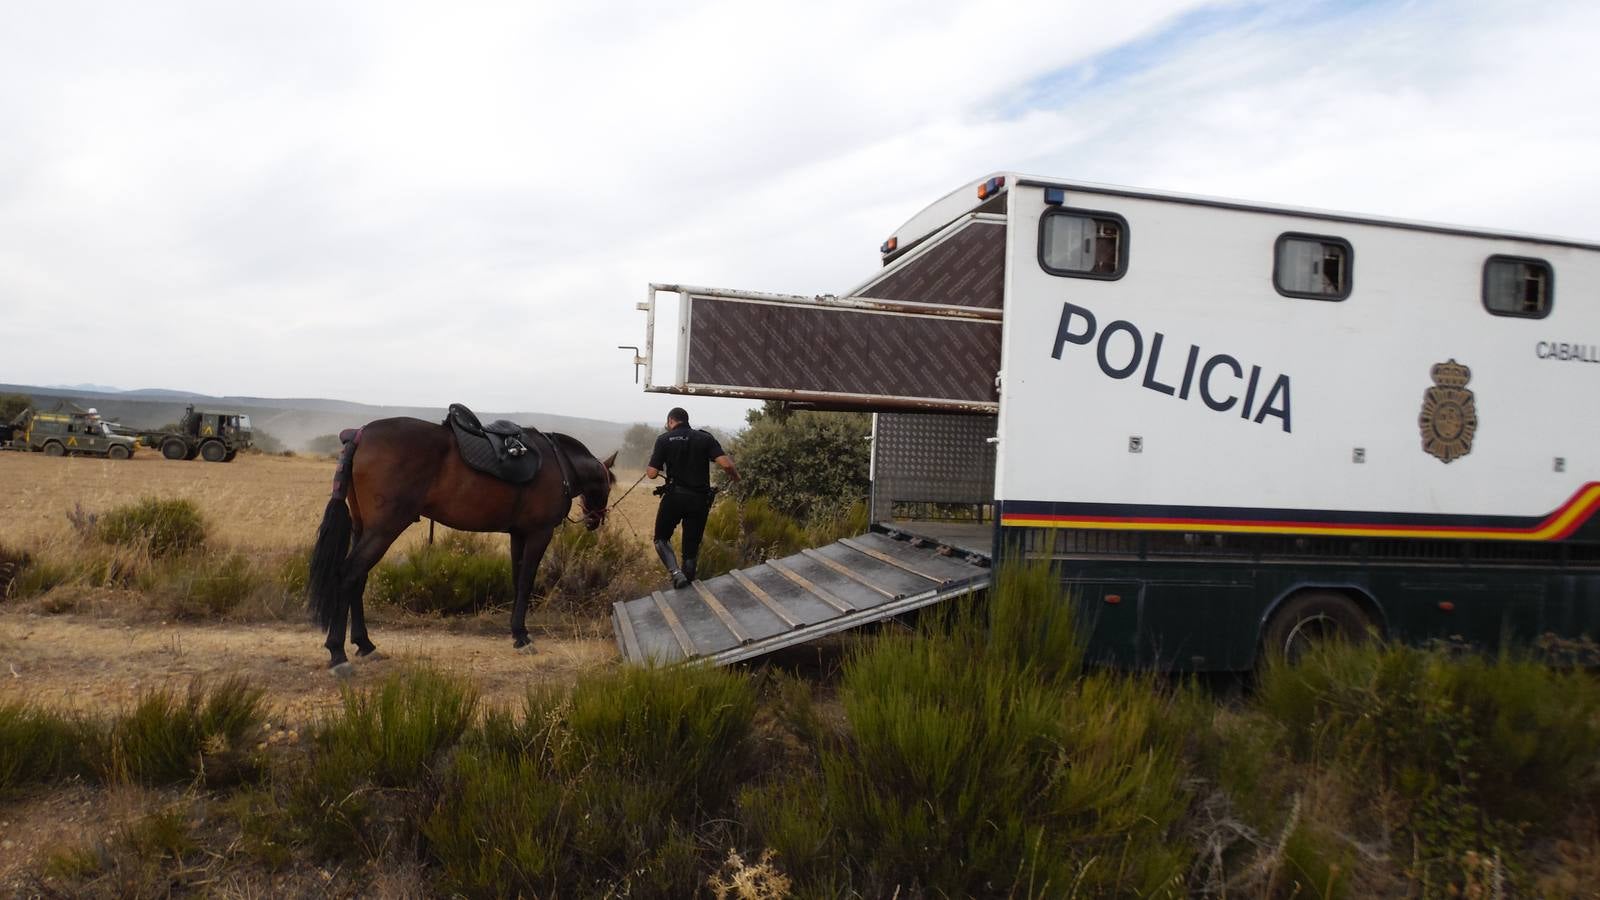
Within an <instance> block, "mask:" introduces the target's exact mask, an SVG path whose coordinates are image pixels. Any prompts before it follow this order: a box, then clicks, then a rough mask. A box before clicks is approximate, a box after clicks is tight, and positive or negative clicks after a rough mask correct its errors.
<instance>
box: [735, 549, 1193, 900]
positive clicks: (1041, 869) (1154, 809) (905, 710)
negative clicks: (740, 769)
mask: <svg viewBox="0 0 1600 900" xmlns="http://www.w3.org/2000/svg"><path fill="white" fill-rule="evenodd" d="M953 619H954V621H953V623H952V624H951V626H950V627H949V628H948V629H945V628H942V627H938V626H933V625H930V626H929V627H925V628H924V629H923V633H921V634H916V635H890V636H885V637H881V638H878V639H876V640H874V641H872V642H871V643H869V644H865V645H863V647H862V649H860V650H858V651H857V652H856V653H854V654H853V655H852V657H851V658H850V660H849V662H848V663H847V664H846V668H845V672H844V679H843V684H842V688H841V699H842V701H843V703H844V708H845V712H846V714H847V716H848V719H849V739H848V740H847V741H846V742H845V743H844V744H843V745H840V746H837V747H831V746H826V745H825V746H824V747H823V748H822V752H821V782H820V790H817V789H815V788H812V787H810V786H806V785H803V784H802V785H801V786H798V787H796V786H792V785H791V786H787V787H785V786H781V785H779V786H769V787H767V788H765V789H764V793H747V794H746V795H745V797H744V802H745V804H746V808H747V809H749V810H750V812H751V818H752V823H753V826H754V830H755V832H756V833H757V834H758V835H760V837H761V838H762V840H763V841H770V842H772V843H773V844H774V845H775V846H776V845H782V846H778V849H779V851H780V860H784V859H785V858H787V863H786V864H787V865H788V866H789V867H790V868H791V869H792V870H793V871H794V872H796V873H797V874H801V873H807V874H808V876H809V877H818V876H816V874H815V873H826V872H828V871H829V870H830V869H834V868H836V865H835V864H834V863H833V862H832V861H830V859H829V858H828V854H829V853H830V852H831V853H832V854H834V855H835V856H836V857H842V858H844V859H846V860H848V865H849V867H850V869H851V870H852V871H854V872H855V873H857V877H856V878H854V879H852V885H853V886H854V889H855V890H857V891H862V892H865V893H866V894H868V895H874V896H888V895H890V894H891V893H895V892H896V891H898V892H899V893H902V894H911V895H913V896H915V895H919V894H921V893H923V892H926V893H929V894H937V895H942V896H944V895H947V896H974V895H999V894H1009V893H1025V894H1028V895H1034V896H1053V895H1065V894H1069V893H1081V894H1086V895H1100V894H1113V893H1114V894H1138V895H1140V896H1152V895H1156V896H1160V895H1177V894H1179V893H1181V891H1182V879H1183V875H1184V872H1185V871H1186V869H1187V866H1188V863H1189V856H1190V852H1191V851H1190V850H1189V849H1188V848H1187V847H1186V846H1185V845H1184V844H1183V843H1182V842H1181V841H1179V840H1176V839H1175V837H1174V834H1173V832H1174V831H1175V824H1176V823H1177V821H1178V819H1179V817H1180V816H1181V815H1182V814H1183V813H1184V811H1185V810H1186V808H1187V805H1188V798H1187V790H1186V788H1185V786H1184V781H1185V775H1186V767H1185V764H1184V758H1183V751H1184V743H1185V736H1186V735H1187V733H1188V732H1189V730H1190V724H1191V723H1190V720H1191V718H1192V715H1191V711H1192V709H1193V705H1192V704H1188V703H1186V702H1185V701H1184V700H1183V698H1181V697H1179V698H1174V697H1172V696H1169V695H1168V694H1166V693H1164V692H1163V691H1162V690H1160V689H1159V687H1158V686H1157V685H1156V684H1154V683H1152V682H1151V681H1149V680H1144V679H1130V678H1121V677H1114V676H1107V675H1095V676H1090V677H1080V676H1079V674H1078V664H1079V661H1080V659H1081V651H1080V646H1081V645H1080V643H1079V640H1078V638H1077V636H1076V632H1075V629H1074V628H1073V627H1072V613H1071V608H1070V604H1069V603H1068V602H1067V601H1066V599H1065V598H1063V597H1062V596H1061V593H1060V588H1059V586H1058V582H1056V581H1055V580H1054V578H1052V577H1051V575H1050V573H1049V571H1048V569H1046V568H1043V567H1039V568H1037V569H1033V570H1027V569H1014V568H1011V569H1006V570H1003V571H1002V572H1001V574H1000V579H999V585H998V587H997V589H996V590H995V592H994V594H993V596H992V597H991V599H990V602H989V604H988V605H987V621H986V620H985V616H984V612H983V610H982V609H981V608H970V609H969V610H968V611H966V612H958V613H955V614H954V615H953ZM1019 644H1021V645H1022V646H1021V647H1020V649H1019V646H1018V645H1019ZM822 822H826V823H827V826H826V827H831V828H832V829H833V830H834V838H833V840H832V842H831V846H824V847H822V848H821V849H811V848H815V847H817V842H818V836H819V835H821V834H823V833H824V831H825V826H824V825H823V824H821V823H822ZM807 854H809V855H807ZM822 877H831V876H822ZM810 887H811V888H812V889H815V890H821V886H820V885H818V884H814V883H812V884H810Z"/></svg>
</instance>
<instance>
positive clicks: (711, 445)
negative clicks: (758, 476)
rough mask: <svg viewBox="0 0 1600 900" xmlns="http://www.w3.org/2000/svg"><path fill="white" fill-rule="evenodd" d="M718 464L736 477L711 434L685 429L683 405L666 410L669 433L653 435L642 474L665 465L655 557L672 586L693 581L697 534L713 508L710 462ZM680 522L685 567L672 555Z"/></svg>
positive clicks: (655, 472)
mask: <svg viewBox="0 0 1600 900" xmlns="http://www.w3.org/2000/svg"><path fill="white" fill-rule="evenodd" d="M711 463H716V464H717V465H719V466H721V467H722V471H724V472H727V473H728V478H729V479H731V480H733V481H738V480H739V473H738V471H736V470H735V469H734V468H733V460H731V459H729V458H728V454H727V453H725V452H724V451H723V449H722V445H721V444H719V443H717V439H716V438H714V437H712V436H711V434H710V433H709V432H705V431H698V430H696V429H694V428H690V427H689V414H688V413H687V412H685V411H684V410H683V407H681V406H675V407H673V408H672V410H671V411H670V412H668V413H667V431H666V433H665V434H663V435H661V436H659V437H657V438H656V446H655V449H654V450H652V451H651V452H650V464H649V466H648V467H646V468H645V472H644V474H645V477H647V478H655V477H656V476H657V475H660V474H661V470H662V469H663V468H664V469H666V472H667V483H666V484H665V485H664V486H663V487H660V488H657V489H656V493H658V494H660V495H661V506H660V508H658V509H657V510H656V555H657V556H660V557H661V564H662V565H664V566H666V567H667V573H668V574H670V575H671V576H672V586H673V587H675V588H685V587H688V586H689V582H691V581H693V580H694V568H695V558H696V557H697V556H699V554H700V537H701V535H703V534H705V530H706V515H707V514H708V513H710V512H711V498H712V496H713V495H714V493H715V492H714V491H713V490H712V489H711V477H710V471H709V469H710V464H711ZM679 522H682V523H683V568H682V569H680V568H678V560H677V557H675V556H673V555H672V532H673V529H675V528H677V527H678V523H679Z"/></svg>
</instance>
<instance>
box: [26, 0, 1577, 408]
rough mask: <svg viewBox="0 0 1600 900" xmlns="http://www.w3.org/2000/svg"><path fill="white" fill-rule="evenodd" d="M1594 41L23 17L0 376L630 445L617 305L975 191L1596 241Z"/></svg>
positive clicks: (1143, 19) (1543, 17)
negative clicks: (544, 427) (985, 185)
mask: <svg viewBox="0 0 1600 900" xmlns="http://www.w3.org/2000/svg"><path fill="white" fill-rule="evenodd" d="M1597 18H1600V13H1597V12H1596V11H1594V10H1591V9H1590V8H1589V7H1588V6H1586V5H1583V4H1578V3H1566V4H1541V5H1538V6H1534V7H1528V6H1525V5H1512V4H1493V3H1452V4H1421V3H1369V4H1360V5H1354V6H1351V5H1348V4H1337V3H1331V2H1309V3H1291V4H1281V3H1271V4H1268V3H1254V2H1228V3H1205V2H1202V0H1170V2H1134V3H1121V4H1115V5H1111V4H1081V3H1074V4H1063V3H1059V2H1056V3H1046V2H1040V3H1010V4H999V5H995V4H985V5H982V6H979V5H974V4H958V3H932V4H930V3H926V2H924V3H917V4H911V3H889V4H877V5H871V6H865V7H864V6H863V5H862V4H859V3H847V2H824V3H818V4H807V5H801V6H794V7H792V8H775V7H772V6H771V5H768V4H749V3H735V2H711V3H702V4H692V5H690V4H678V5H662V4H647V3H629V4H586V5H581V6H576V7H573V8H566V9H563V8H546V7H545V6H530V5H527V4H515V3H504V4H492V3H483V4H458V5H456V6H452V7H450V8H449V9H445V8H442V7H439V6H437V5H433V4H421V3H383V4H379V3H368V4H359V3H356V4H338V5H334V6H329V5H327V4H314V3H285V4H273V5H271V6H268V7H260V8H233V7H222V6H217V5H215V4H208V3H188V4H185V3H155V4H141V5H139V6H138V7H126V8H124V7H118V6H115V5H110V6H106V5H99V4H90V5H79V4H71V3H55V4H35V5H33V6H30V7H29V8H28V10H27V11H26V12H23V13H19V14H13V15H12V16H10V17H9V21H8V26H9V27H8V29H7V31H6V33H5V34H4V35H0V116H3V121H6V122H7V123H8V135H7V139H6V140H4V141H0V304H3V308H4V310H5V321H6V328H5V336H6V339H7V340H6V344H7V346H6V348H5V349H4V351H0V380H10V381H31V382H39V383H53V382H64V381H72V382H80V381H95V382H106V383H115V384H121V385H123V386H127V387H144V386H170V387H184V388H192V389H195V390H201V391H206V392H212V393H244V394H255V395H267V396H273V395H277V396H317V395H320V396H335V397H341V398H348V399H354V400H362V401H368V402H392V403H430V402H431V403H444V402H448V401H451V400H463V401H466V402H469V403H472V404H474V405H478V406H482V407H485V408H500V409H512V408H523V409H527V408H538V409H541V410H546V411H549V412H554V413H565V414H580V415H596V416H603V417H608V418H618V419H641V420H645V421H655V420H656V419H657V418H659V415H658V413H659V409H658V407H661V406H662V404H663V403H666V402H667V401H668V400H669V399H670V398H661V397H651V396H647V395H643V394H642V393H640V392H639V391H638V390H637V388H635V387H634V385H633V383H632V377H631V376H632V372H631V366H630V365H629V363H628V356H627V354H626V352H624V351H619V350H616V349H614V348H615V345H617V344H630V343H637V342H638V340H639V339H640V338H641V336H642V331H643V316H642V315H641V314H639V313H637V312H635V311H634V309H633V305H634V303H636V302H637V301H638V300H640V299H642V298H643V295H644V289H645V285H646V284H647V283H648V282H650V281H652V280H657V281H683V282H689V283H704V284H715V285H720V286H729V287H748V288H754V289H762V290H779V291H795V292H803V293H811V292H821V291H838V290H842V289H844V288H846V287H848V286H849V285H851V284H854V283H856V282H858V281H859V280H860V279H861V278H862V277H863V276H864V275H866V274H868V273H869V272H870V271H871V269H872V268H873V267H874V266H875V265H876V264H877V257H876V252H875V251H876V247H877V245H878V243H879V242H880V241H881V240H882V239H883V238H884V237H886V236H887V235H888V234H889V233H890V232H891V231H892V230H893V229H894V227H895V226H896V225H898V224H899V223H900V222H902V221H904V220H905V219H906V218H908V217H909V216H910V215H912V214H913V213H914V212H916V210H917V209H919V208H921V207H922V206H924V205H926V204H927V203H928V202H931V201H932V200H934V199H936V198H937V197H939V196H942V195H943V194H944V193H945V192H947V191H948V190H950V189H951V188H953V187H955V186H956V185H958V184H961V183H963V182H965V181H966V180H968V179H971V178H973V177H975V176H977V175H979V174H982V173H984V172H988V171H993V170H996V169H1003V168H1013V169H1021V170H1026V171H1030V172H1034V173H1038V174H1045V175H1056V176H1063V177H1071V178H1081V179H1085V180H1101V181H1110V182H1116V183H1126V184H1132V185H1137V186H1141V187H1151V188H1163V189H1172V190H1182V191H1189V192H1195V193H1213V194H1220V195H1225V196H1237V197H1242V198H1247V199H1259V200H1268V201H1274V202H1285V203H1295V204H1303V205H1312V206H1323V207H1334V208H1348V209H1355V210H1359V211H1362V212H1368V213H1378V214H1392V215H1401V216H1407V217H1416V218H1427V219H1443V220H1448V221H1461V222H1467V223H1476V224H1482V225H1488V226H1494V227H1505V228H1517V229H1526V230H1534V231H1546V232H1560V233H1568V234H1576V235H1595V234H1597V233H1600V203H1596V202H1595V201H1596V199H1597V195H1600V183H1597V181H1600V177H1597V176H1595V175H1593V174H1590V173H1591V172H1592V170H1593V167H1592V165H1590V164H1589V162H1588V160H1589V159H1590V158H1592V157H1593V156H1594V155H1595V154H1596V152H1597V149H1600V125H1597V124H1596V123H1597V120H1596V119H1595V118H1594V117H1593V116H1592V115H1589V114H1588V111H1589V110H1592V108H1593V105H1594V99H1595V98H1594V96H1593V93H1594V92H1593V88H1591V87H1590V85H1591V83H1592V78H1590V77H1589V74H1588V72H1587V69H1586V64H1585V62H1584V61H1585V60H1586V59H1587V48H1586V46H1585V45H1584V42H1585V39H1586V36H1588V35H1593V34H1595V33H1597V27H1596V26H1600V20H1597ZM86 342H87V343H88V344H90V345H92V346H94V347H95V348H96V350H95V352H94V353H91V354H80V353H72V354H67V353H64V351H65V350H66V349H67V348H69V347H70V348H75V347H82V346H85V344H86ZM703 402H705V403H706V404H707V409H709V410H711V411H710V412H708V413H701V412H697V413H696V418H697V419H701V420H704V421H710V422H721V423H724V424H734V423H736V422H738V421H739V419H740V414H739V410H740V408H741V404H738V403H734V402H731V401H723V402H720V403H715V404H713V403H712V402H711V401H703Z"/></svg>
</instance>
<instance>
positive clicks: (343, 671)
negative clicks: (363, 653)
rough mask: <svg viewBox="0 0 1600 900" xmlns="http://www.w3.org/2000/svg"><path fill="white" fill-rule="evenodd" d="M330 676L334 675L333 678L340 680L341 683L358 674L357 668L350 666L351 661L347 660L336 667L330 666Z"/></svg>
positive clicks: (335, 665)
mask: <svg viewBox="0 0 1600 900" xmlns="http://www.w3.org/2000/svg"><path fill="white" fill-rule="evenodd" d="M328 674H329V675H332V676H333V677H335V678H337V679H339V680H340V681H343V680H345V679H346V678H349V677H350V676H352V675H354V674H356V667H355V666H352V665H350V661H349V660H345V661H344V662H342V663H336V664H334V665H331V666H329V667H328Z"/></svg>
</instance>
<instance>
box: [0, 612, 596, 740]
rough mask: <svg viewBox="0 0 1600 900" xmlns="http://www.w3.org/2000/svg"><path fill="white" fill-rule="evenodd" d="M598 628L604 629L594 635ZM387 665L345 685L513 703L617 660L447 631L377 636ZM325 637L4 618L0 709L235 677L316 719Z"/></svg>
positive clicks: (244, 628)
mask: <svg viewBox="0 0 1600 900" xmlns="http://www.w3.org/2000/svg"><path fill="white" fill-rule="evenodd" d="M592 630H593V631H598V628H595V629H592ZM373 639H374V640H375V641H376V642H377V643H378V647H379V651H380V654H381V655H382V656H383V657H384V658H382V659H376V660H374V659H366V660H360V659H358V660H354V661H353V662H354V665H355V674H354V675H353V676H351V677H350V679H348V683H350V684H353V685H355V686H357V687H360V686H364V685H367V684H371V683H374V682H376V681H378V680H379V679H381V678H382V677H383V676H384V674H385V673H387V672H390V671H394V670H395V669H397V668H402V667H404V666H406V665H408V664H411V663H426V664H428V665H431V666H434V667H437V668H439V669H441V670H443V671H448V672H455V673H458V674H461V675H465V676H468V677H470V678H471V679H472V680H473V681H474V682H476V683H477V684H478V685H479V686H480V687H481V689H482V691H483V697H484V700H485V702H487V703H491V704H515V703H518V702H520V700H521V698H522V695H523V691H524V690H525V688H526V687H527V686H528V685H530V684H532V683H535V682H552V681H554V682H569V681H571V680H573V679H574V678H575V677H576V676H577V674H578V673H579V672H582V671H584V670H586V669H591V668H593V667H596V666H600V665H604V664H606V663H608V662H610V661H612V660H614V659H616V658H617V652H616V645H615V644H614V643H613V642H612V641H611V640H610V638H609V636H601V635H599V634H596V635H595V636H593V637H572V636H563V637H548V636H545V637H539V636H537V635H536V636H535V641H534V648H535V650H536V651H537V652H535V653H533V654H525V653H519V652H517V651H514V650H513V649H512V648H511V638H510V636H509V635H499V634H496V635H487V634H460V633H451V632H450V631H448V630H446V629H445V628H444V627H443V626H437V625H436V626H432V627H418V626H406V627H396V626H387V627H384V628H378V627H376V626H374V628H373ZM326 666H327V651H326V650H324V649H323V648H322V640H321V636H320V635H319V634H317V633H316V632H315V631H313V630H312V629H311V628H309V627H299V626H286V625H283V624H229V625H194V624H149V625H139V624H125V623H120V622H114V621H97V620H94V619H91V618H86V617H82V616H41V615H35V614H17V613H12V612H7V613H4V614H0V702H3V701H4V700H7V699H26V700H31V701H34V702H38V703H43V704H45V705H48V706H51V707H56V708H61V709H76V710H82V711H85V712H97V713H98V712H104V711H112V710H117V709H123V708H127V707H128V706H131V705H132V703H133V702H134V701H135V700H136V699H137V698H138V696H139V695H140V694H141V693H142V692H144V691H148V690H151V689H155V688H162V687H172V688H177V689H183V688H185V687H187V686H188V684H189V682H190V681H191V680H192V679H193V678H195V677H197V676H198V677H202V678H206V679H210V680H215V679H218V678H222V677H225V676H227V675H230V674H240V675H243V676H245V677H246V678H248V679H249V680H250V682H251V683H252V684H254V685H256V686H257V687H260V688H262V689H264V690H265V691H266V692H267V702H268V705H269V707H270V708H271V709H272V710H273V715H274V717H276V718H278V719H281V720H284V721H288V722H294V723H303V722H308V721H312V720H313V719H314V718H315V717H316V715H317V713H318V712H320V711H323V710H326V709H328V708H330V707H332V706H334V705H336V704H337V703H338V701H339V685H340V684H341V683H345V682H344V681H342V680H341V679H337V678H335V677H333V676H332V675H331V674H329V672H328V671H327V669H326Z"/></svg>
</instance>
